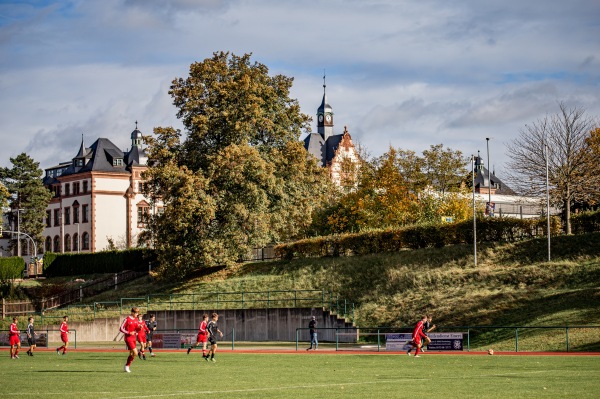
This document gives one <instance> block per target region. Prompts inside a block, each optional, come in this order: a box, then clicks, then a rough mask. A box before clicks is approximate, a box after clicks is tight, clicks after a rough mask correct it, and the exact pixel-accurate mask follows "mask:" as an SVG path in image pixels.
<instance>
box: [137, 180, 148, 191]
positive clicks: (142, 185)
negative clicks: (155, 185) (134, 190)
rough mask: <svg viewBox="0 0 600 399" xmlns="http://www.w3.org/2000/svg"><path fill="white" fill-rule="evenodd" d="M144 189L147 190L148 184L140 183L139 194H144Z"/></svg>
mask: <svg viewBox="0 0 600 399" xmlns="http://www.w3.org/2000/svg"><path fill="white" fill-rule="evenodd" d="M144 188H146V183H144V182H139V183H138V192H140V193H143V192H144Z"/></svg>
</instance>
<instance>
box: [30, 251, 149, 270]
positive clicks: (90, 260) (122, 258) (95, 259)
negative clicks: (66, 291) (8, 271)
mask: <svg viewBox="0 0 600 399" xmlns="http://www.w3.org/2000/svg"><path fill="white" fill-rule="evenodd" d="M155 259H156V256H155V254H154V251H152V250H148V249H140V248H136V249H128V250H125V251H106V252H96V253H85V254H57V253H52V252H46V253H45V254H44V275H45V276H46V277H57V276H77V275H83V274H96V273H119V272H122V271H124V270H133V271H145V270H148V264H149V262H153V261H154V260H155ZM21 267H22V266H21Z"/></svg>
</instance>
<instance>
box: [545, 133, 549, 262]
mask: <svg viewBox="0 0 600 399" xmlns="http://www.w3.org/2000/svg"><path fill="white" fill-rule="evenodd" d="M544 147H545V150H546V219H547V224H548V226H547V228H548V232H547V235H548V262H550V259H551V257H550V187H549V186H550V185H549V178H548V158H550V153H549V150H550V149H549V148H548V144H544Z"/></svg>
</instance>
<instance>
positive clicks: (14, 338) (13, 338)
mask: <svg viewBox="0 0 600 399" xmlns="http://www.w3.org/2000/svg"><path fill="white" fill-rule="evenodd" d="M8 341H9V344H10V345H11V346H12V345H19V344H20V343H21V337H19V336H18V335H11V336H10V338H9V339H8Z"/></svg>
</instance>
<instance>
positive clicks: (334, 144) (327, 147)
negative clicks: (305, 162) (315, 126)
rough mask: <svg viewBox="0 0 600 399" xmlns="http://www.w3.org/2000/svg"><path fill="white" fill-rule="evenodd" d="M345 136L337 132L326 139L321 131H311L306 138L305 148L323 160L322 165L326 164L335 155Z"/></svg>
mask: <svg viewBox="0 0 600 399" xmlns="http://www.w3.org/2000/svg"><path fill="white" fill-rule="evenodd" d="M343 136H344V135H343V134H335V135H333V136H329V137H328V138H327V140H324V139H323V136H322V135H321V134H320V133H310V134H309V135H308V136H306V137H305V138H304V148H306V151H308V152H309V154H312V155H313V156H314V157H315V158H317V159H318V160H319V161H320V162H321V166H326V165H327V164H329V162H331V160H332V159H333V157H334V156H335V152H336V150H337V149H338V147H339V145H340V142H341V141H342V137H343Z"/></svg>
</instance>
